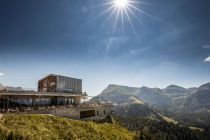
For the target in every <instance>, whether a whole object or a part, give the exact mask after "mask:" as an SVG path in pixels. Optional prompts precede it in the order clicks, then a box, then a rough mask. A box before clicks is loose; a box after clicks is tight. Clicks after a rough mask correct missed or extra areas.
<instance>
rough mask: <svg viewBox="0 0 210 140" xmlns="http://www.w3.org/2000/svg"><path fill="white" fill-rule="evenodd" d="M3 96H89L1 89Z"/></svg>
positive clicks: (0, 94)
mask: <svg viewBox="0 0 210 140" xmlns="http://www.w3.org/2000/svg"><path fill="white" fill-rule="evenodd" d="M1 96H39V97H41V96H44V97H84V98H85V97H87V94H85V93H82V92H79V93H77V92H75V93H58V92H35V91H1V92H0V97H1Z"/></svg>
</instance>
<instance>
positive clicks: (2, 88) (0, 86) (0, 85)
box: [0, 83, 5, 91]
mask: <svg viewBox="0 0 210 140" xmlns="http://www.w3.org/2000/svg"><path fill="white" fill-rule="evenodd" d="M4 89H5V87H4V86H3V85H2V84H1V83H0V91H1V90H4Z"/></svg>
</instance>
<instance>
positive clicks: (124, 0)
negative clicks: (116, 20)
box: [114, 0, 129, 8]
mask: <svg viewBox="0 0 210 140" xmlns="http://www.w3.org/2000/svg"><path fill="white" fill-rule="evenodd" d="M128 4H129V0H114V5H115V7H117V8H126V7H128Z"/></svg>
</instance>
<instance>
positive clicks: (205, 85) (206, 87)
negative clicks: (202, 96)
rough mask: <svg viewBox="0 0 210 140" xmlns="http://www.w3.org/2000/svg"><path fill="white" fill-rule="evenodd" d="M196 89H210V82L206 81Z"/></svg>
mask: <svg viewBox="0 0 210 140" xmlns="http://www.w3.org/2000/svg"><path fill="white" fill-rule="evenodd" d="M198 89H199V90H210V82H209V83H206V84H204V85H201V86H200V87H199V88H198Z"/></svg>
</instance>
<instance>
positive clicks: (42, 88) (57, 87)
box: [38, 74, 82, 93]
mask: <svg viewBox="0 0 210 140" xmlns="http://www.w3.org/2000/svg"><path fill="white" fill-rule="evenodd" d="M38 91H39V92H63V93H71V92H74V93H75V92H82V80H81V79H75V78H71V77H65V76H60V75H54V74H50V75H48V76H46V77H45V78H43V79H41V80H39V82H38Z"/></svg>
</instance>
